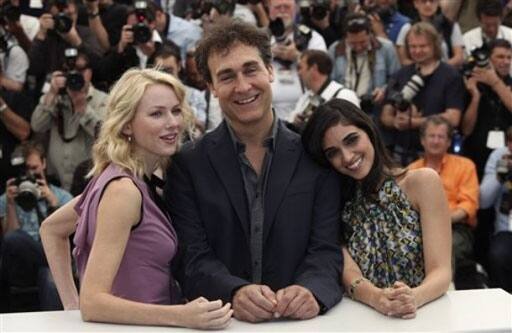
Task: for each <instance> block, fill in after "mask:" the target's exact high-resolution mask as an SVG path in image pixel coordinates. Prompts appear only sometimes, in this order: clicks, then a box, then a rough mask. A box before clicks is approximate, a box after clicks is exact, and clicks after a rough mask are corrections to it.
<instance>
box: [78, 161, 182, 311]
mask: <svg viewBox="0 0 512 333" xmlns="http://www.w3.org/2000/svg"><path fill="white" fill-rule="evenodd" d="M121 177H127V178H130V179H131V180H132V181H133V183H134V184H135V185H136V186H137V188H138V189H139V191H140V192H141V194H142V210H141V220H140V223H139V224H138V225H136V227H134V229H132V231H131V232H130V237H129V238H128V243H127V244H126V249H125V252H124V255H123V258H122V260H121V264H120V266H119V270H118V271H117V275H116V276H115V278H114V282H113V285H112V291H111V292H112V294H113V295H115V296H118V297H121V298H124V299H128V300H132V301H137V302H143V303H151V304H173V303H175V302H176V301H177V300H176V299H175V296H174V295H173V293H172V285H173V284H174V280H173V278H172V275H171V267H170V264H171V260H172V258H173V257H174V255H175V254H176V250H177V246H178V239H177V236H176V232H175V231H174V228H173V227H172V225H171V223H170V218H169V216H168V215H167V214H166V213H164V212H162V210H161V209H160V208H159V207H158V206H157V204H156V203H155V202H154V201H153V199H152V196H151V193H150V191H151V190H150V188H149V187H148V185H147V184H146V183H145V182H144V181H143V180H141V179H139V178H137V177H134V176H133V175H131V174H130V173H128V172H126V171H125V170H123V169H122V168H120V167H118V166H116V165H114V164H110V165H109V166H108V167H107V168H106V169H105V170H104V171H103V172H102V173H101V174H100V175H99V176H96V177H94V178H93V179H92V180H91V181H90V182H89V184H88V185H87V187H86V189H85V190H84V192H83V193H82V197H81V198H80V201H79V202H78V203H77V204H76V206H75V210H76V212H77V213H78V215H79V216H80V217H79V219H78V225H77V229H76V233H75V237H74V239H73V242H74V244H75V249H74V250H73V254H74V256H75V259H76V263H77V267H78V272H79V274H80V280H82V279H83V277H84V273H85V269H86V266H87V261H88V258H89V253H90V252H91V247H92V243H93V240H94V234H95V230H96V217H97V211H98V206H99V201H100V198H101V196H102V194H103V191H104V190H105V187H106V186H107V185H108V184H109V182H110V181H112V180H114V179H117V178H121ZM105 223H106V222H105Z"/></svg>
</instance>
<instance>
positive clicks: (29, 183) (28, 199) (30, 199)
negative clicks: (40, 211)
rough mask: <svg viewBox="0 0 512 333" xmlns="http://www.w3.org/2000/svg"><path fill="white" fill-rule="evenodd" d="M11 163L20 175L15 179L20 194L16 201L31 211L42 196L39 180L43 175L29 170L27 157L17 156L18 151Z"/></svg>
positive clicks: (25, 209)
mask: <svg viewBox="0 0 512 333" xmlns="http://www.w3.org/2000/svg"><path fill="white" fill-rule="evenodd" d="M11 165H12V167H13V168H14V169H15V170H16V174H17V175H18V176H17V177H16V178H15V179H14V185H16V186H17V187H18V194H17V195H16V197H15V198H14V201H15V202H16V204H17V205H18V206H20V207H21V208H22V209H23V210H24V211H31V210H32V209H34V208H36V206H37V201H38V200H39V199H40V198H41V190H40V189H39V184H38V183H37V180H38V179H41V178H42V175H39V174H33V173H31V172H29V171H28V170H27V169H26V166H25V159H24V158H23V157H22V156H17V154H16V153H13V156H12V158H11Z"/></svg>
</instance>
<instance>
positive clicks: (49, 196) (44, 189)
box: [37, 176, 59, 207]
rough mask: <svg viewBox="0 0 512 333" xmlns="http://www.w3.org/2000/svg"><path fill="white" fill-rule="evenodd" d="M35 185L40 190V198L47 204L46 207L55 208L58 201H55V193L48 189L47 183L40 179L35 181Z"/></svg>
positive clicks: (42, 178)
mask: <svg viewBox="0 0 512 333" xmlns="http://www.w3.org/2000/svg"><path fill="white" fill-rule="evenodd" d="M37 185H38V186H39V189H40V190H41V197H42V198H43V199H44V200H46V202H48V206H50V207H57V205H58V204H59V200H58V199H57V196H56V195H55V193H53V192H52V190H50V187H49V186H48V182H47V181H46V179H45V178H44V177H42V176H41V177H40V178H38V179H37Z"/></svg>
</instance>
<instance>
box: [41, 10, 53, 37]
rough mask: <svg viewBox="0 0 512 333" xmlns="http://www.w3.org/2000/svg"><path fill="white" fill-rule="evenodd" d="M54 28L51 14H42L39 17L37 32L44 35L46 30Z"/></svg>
mask: <svg viewBox="0 0 512 333" xmlns="http://www.w3.org/2000/svg"><path fill="white" fill-rule="evenodd" d="M54 27H55V21H54V20H53V16H52V14H49V13H44V14H42V15H41V16H40V17H39V30H40V31H41V32H42V33H44V34H46V33H47V32H48V30H53V28H54Z"/></svg>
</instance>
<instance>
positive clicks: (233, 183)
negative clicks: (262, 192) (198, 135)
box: [207, 122, 250, 239]
mask: <svg viewBox="0 0 512 333" xmlns="http://www.w3.org/2000/svg"><path fill="white" fill-rule="evenodd" d="M208 144H210V145H211V148H212V149H207V151H208V157H209V159H210V161H211V163H212V166H213V168H214V170H215V172H216V173H217V175H218V177H219V179H220V181H221V182H222V184H223V185H224V189H225V190H226V193H227V194H228V197H229V199H230V201H231V204H232V205H233V208H234V209H235V211H236V215H237V216H238V219H239V220H240V223H241V224H242V229H243V230H244V233H245V235H246V237H247V239H249V238H250V235H249V216H248V208H247V200H246V195H245V191H244V188H243V179H242V174H241V171H240V164H239V163H238V160H237V156H236V153H235V148H234V146H233V142H232V141H231V139H230V137H229V133H228V129H227V125H226V123H225V122H223V123H222V124H221V125H220V126H219V127H218V128H217V129H216V130H215V131H214V132H212V134H211V136H210V138H209V143H208Z"/></svg>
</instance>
